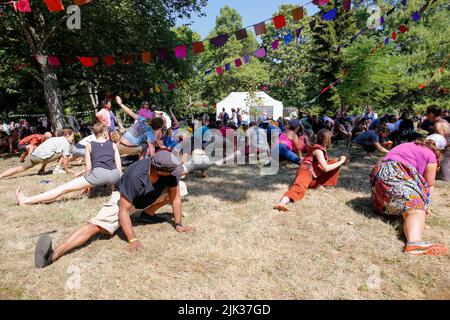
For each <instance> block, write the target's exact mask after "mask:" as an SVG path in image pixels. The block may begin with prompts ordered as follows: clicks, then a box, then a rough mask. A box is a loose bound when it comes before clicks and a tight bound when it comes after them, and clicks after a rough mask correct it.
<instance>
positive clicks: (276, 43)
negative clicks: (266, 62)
mask: <svg viewBox="0 0 450 320" xmlns="http://www.w3.org/2000/svg"><path fill="white" fill-rule="evenodd" d="M279 46H280V40H275V41H274V42H272V50H277V49H278V47H279Z"/></svg>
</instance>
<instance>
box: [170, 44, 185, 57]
mask: <svg viewBox="0 0 450 320" xmlns="http://www.w3.org/2000/svg"><path fill="white" fill-rule="evenodd" d="M173 51H174V52H175V57H177V58H178V59H183V58H186V56H187V48H186V46H185V45H181V46H177V47H175V48H174V49H173Z"/></svg>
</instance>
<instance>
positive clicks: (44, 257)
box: [34, 234, 53, 269]
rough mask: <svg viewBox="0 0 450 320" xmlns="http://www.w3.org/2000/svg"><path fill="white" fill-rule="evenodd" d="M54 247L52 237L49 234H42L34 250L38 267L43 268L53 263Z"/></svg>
mask: <svg viewBox="0 0 450 320" xmlns="http://www.w3.org/2000/svg"><path fill="white" fill-rule="evenodd" d="M52 256H53V249H52V238H51V237H50V236H49V235H48V234H45V235H42V236H41V237H40V238H39V240H38V242H37V244H36V249H35V251H34V263H35V265H36V268H39V269H42V268H45V267H47V266H49V265H51V264H52V263H53V261H52Z"/></svg>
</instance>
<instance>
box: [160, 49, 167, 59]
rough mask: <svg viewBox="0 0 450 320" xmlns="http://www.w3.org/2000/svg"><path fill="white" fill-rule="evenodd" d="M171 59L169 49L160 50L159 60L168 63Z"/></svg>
mask: <svg viewBox="0 0 450 320" xmlns="http://www.w3.org/2000/svg"><path fill="white" fill-rule="evenodd" d="M168 58H169V51H168V50H167V49H160V50H159V59H160V60H161V61H166V60H167V59H168Z"/></svg>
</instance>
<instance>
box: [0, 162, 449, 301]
mask: <svg viewBox="0 0 450 320" xmlns="http://www.w3.org/2000/svg"><path fill="white" fill-rule="evenodd" d="M17 161H18V158H15V157H14V158H2V159H1V160H0V170H1V171H3V170H4V169H6V168H8V167H11V166H13V165H16V164H17ZM373 164H374V161H373V160H370V159H369V158H359V159H357V160H355V161H353V162H352V163H351V164H350V165H349V166H348V167H346V168H344V169H343V170H342V175H341V179H340V183H339V187H338V188H336V189H333V190H332V191H331V192H327V191H319V190H317V191H316V190H313V191H309V192H308V194H307V196H306V198H305V200H304V201H302V202H300V203H297V204H294V205H292V206H291V209H292V210H293V211H291V212H290V213H288V214H281V213H278V212H276V211H274V210H272V208H273V205H274V204H275V203H276V202H277V201H278V200H279V198H280V197H281V196H282V194H283V193H284V192H285V191H286V190H287V187H288V185H289V184H290V183H291V182H292V180H293V178H294V175H295V168H294V167H290V166H288V167H285V168H282V170H281V171H280V173H279V174H278V175H277V176H269V177H267V176H260V175H259V168H258V167H257V166H247V167H246V166H240V167H216V168H213V169H211V170H210V171H209V173H208V174H209V177H208V178H206V179H199V178H196V177H189V179H187V180H186V182H187V185H188V188H189V192H190V196H189V201H188V202H186V203H185V206H184V211H185V212H186V213H187V214H188V217H187V218H185V222H186V223H187V224H189V225H192V226H195V227H196V229H197V230H196V232H195V233H193V234H186V235H180V234H177V233H176V232H175V231H174V229H173V228H172V226H171V225H170V224H169V223H166V224H160V225H151V226H144V225H139V224H138V223H136V227H135V230H136V233H137V236H138V237H139V238H140V239H141V241H142V242H143V243H144V246H145V248H144V250H143V251H141V252H139V253H127V252H126V250H125V247H126V242H124V241H123V240H121V238H120V237H119V236H114V237H113V238H112V239H107V238H102V237H100V238H97V239H94V241H92V242H91V243H89V244H88V245H87V246H85V247H83V248H81V250H76V251H75V252H72V253H71V254H69V255H66V256H65V257H63V258H62V259H61V260H60V261H58V262H57V263H55V264H54V265H52V266H50V267H48V268H46V269H43V270H38V269H35V268H34V247H35V244H36V241H37V239H38V237H39V234H42V233H45V232H52V231H53V232H54V233H52V236H53V238H54V242H56V243H59V242H60V241H61V240H63V239H64V238H65V237H66V236H67V235H68V234H69V233H70V232H71V231H73V230H74V229H75V228H76V227H77V226H78V225H80V224H82V223H84V222H86V221H87V220H88V219H89V218H90V217H93V216H94V215H95V214H96V213H97V211H98V210H99V209H100V208H101V206H102V203H103V202H105V201H106V199H107V198H104V197H103V198H97V199H89V198H82V199H76V198H70V199H66V200H63V201H59V202H55V203H53V204H49V205H37V206H33V207H27V208H20V207H18V206H17V205H15V199H14V190H15V189H16V187H18V186H21V187H22V190H23V191H24V192H25V194H27V195H28V194H36V193H38V192H42V191H45V190H48V189H50V188H54V187H55V186H57V185H59V184H61V183H63V182H65V181H68V180H70V179H71V177H69V176H66V175H62V176H57V177H53V176H46V177H42V176H37V175H36V173H37V169H36V170H35V171H32V172H29V173H26V174H25V175H22V176H18V177H15V178H9V179H5V180H2V181H1V182H0V202H1V204H2V205H1V207H0V219H1V225H0V261H1V263H0V299H434V298H436V299H448V298H450V263H449V262H450V260H449V257H448V256H447V257H440V258H436V257H411V256H407V255H405V254H403V253H402V248H403V244H404V239H403V235H402V232H401V221H399V220H396V219H385V218H381V217H378V216H376V215H374V214H373V213H372V210H371V204H370V193H369V181H368V176H369V174H370V170H371V168H372V166H373ZM78 169H79V168H76V170H78ZM73 171H75V170H73ZM42 179H54V181H53V182H52V183H50V184H48V185H45V184H40V181H41V180H42ZM449 195H450V185H449V184H445V183H443V182H442V181H439V183H438V185H437V190H436V194H435V195H434V199H433V200H434V203H433V206H432V210H433V212H434V215H433V216H432V217H431V218H430V219H429V221H428V226H427V229H426V234H425V239H426V240H429V241H438V242H441V243H444V244H446V245H450V201H449V199H450V197H449ZM166 212H170V208H169V207H166V208H164V209H163V210H162V213H166ZM167 217H168V218H169V216H167Z"/></svg>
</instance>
